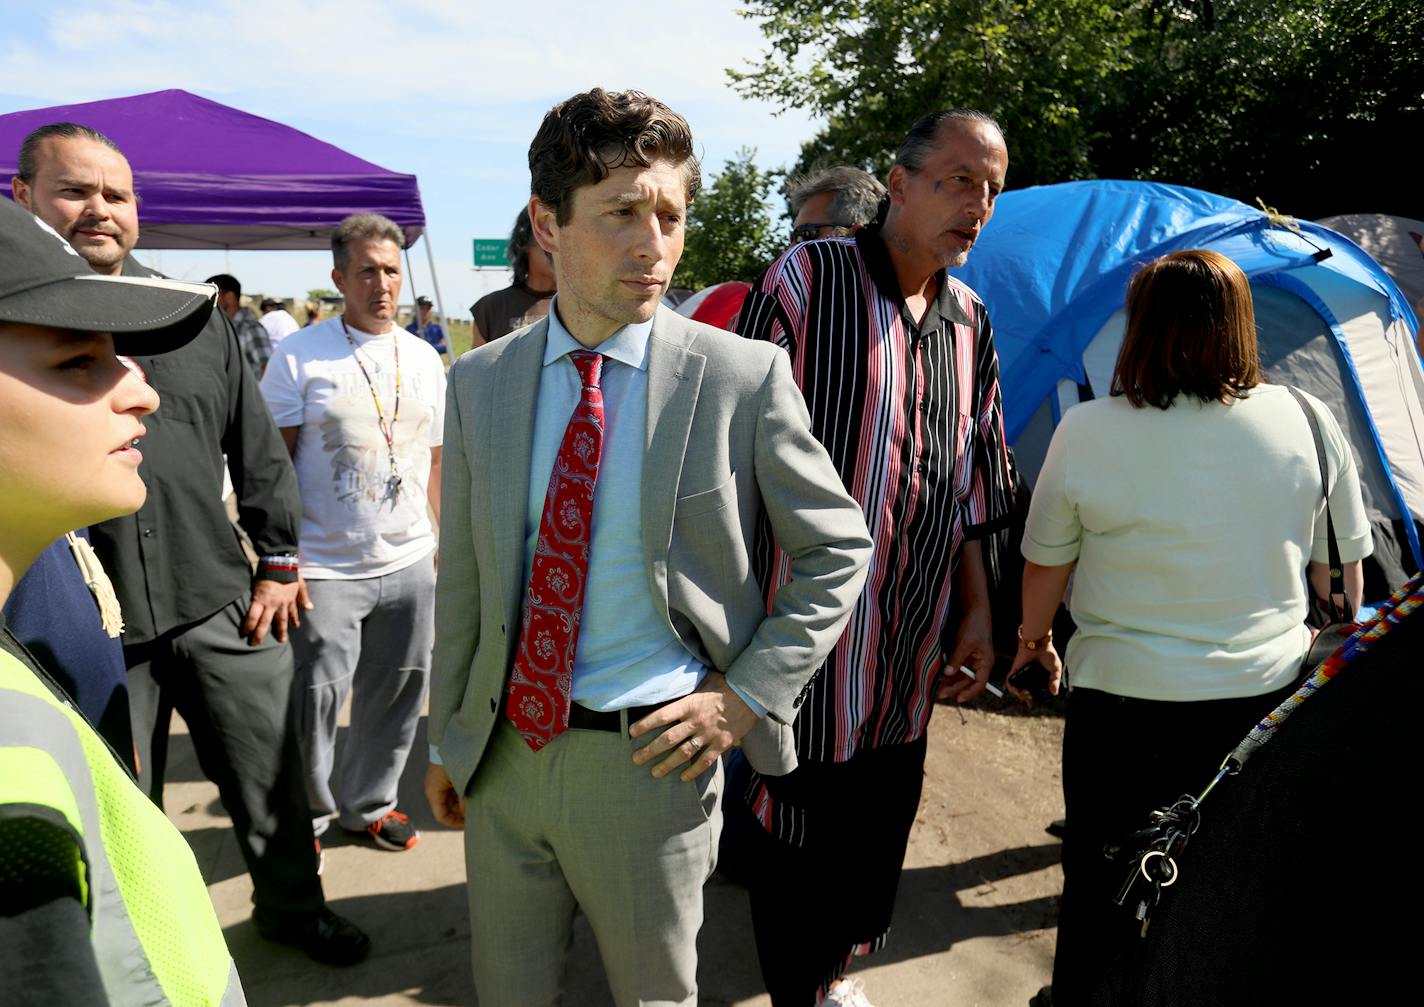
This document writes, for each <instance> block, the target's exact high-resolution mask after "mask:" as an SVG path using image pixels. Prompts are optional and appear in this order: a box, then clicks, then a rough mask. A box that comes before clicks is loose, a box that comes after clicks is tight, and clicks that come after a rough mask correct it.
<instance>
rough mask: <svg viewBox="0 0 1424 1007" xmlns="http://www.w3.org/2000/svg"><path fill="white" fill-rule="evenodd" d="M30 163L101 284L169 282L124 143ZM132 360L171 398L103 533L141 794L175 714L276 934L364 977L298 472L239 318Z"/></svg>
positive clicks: (27, 201) (28, 190)
mask: <svg viewBox="0 0 1424 1007" xmlns="http://www.w3.org/2000/svg"><path fill="white" fill-rule="evenodd" d="M18 161H19V168H18V172H17V175H16V179H15V183H14V185H13V188H12V191H13V193H14V196H15V201H16V202H17V203H19V204H20V205H22V206H24V207H26V208H27V209H29V210H30V211H31V212H32V213H34V214H35V215H36V216H38V217H39V218H40V219H41V220H43V221H45V222H46V223H47V224H49V225H50V226H51V227H53V228H54V229H55V230H56V231H58V232H59V233H60V234H61V235H62V236H64V237H65V238H66V239H67V240H68V241H69V243H70V244H71V245H72V246H73V247H74V249H75V251H77V252H78V253H79V254H80V255H81V256H83V257H84V258H85V259H86V260H87V261H88V262H89V264H90V266H91V267H92V268H93V269H94V270H95V271H96V272H98V273H103V274H108V275H124V276H141V277H150V278H154V279H155V280H161V277H160V274H157V273H155V272H154V271H153V270H149V269H146V268H145V267H143V266H141V265H139V264H138V263H137V262H135V261H134V260H133V259H132V258H130V257H129V255H128V253H129V251H130V250H132V248H133V247H134V245H135V244H137V241H138V212H137V202H136V198H135V194H134V187H133V175H132V172H131V170H130V168H129V164H128V161H127V159H125V157H124V155H123V154H122V152H121V151H119V149H118V148H117V147H116V146H115V145H114V144H113V142H112V141H110V140H109V139H108V138H107V137H104V136H103V135H102V134H99V133H96V132H94V131H92V130H88V129H86V128H85V127H81V126H75V125H73V124H67V123H59V124H53V125H50V126H44V127H41V128H40V129H38V130H36V131H35V132H34V133H31V134H30V136H28V137H26V139H25V142H24V144H23V145H22V146H21V149H20V156H19V159H18ZM133 359H134V360H135V362H136V363H137V364H138V366H139V367H140V368H141V369H142V370H143V372H144V374H145V375H146V376H147V378H148V380H149V382H150V383H151V384H152V385H153V386H154V388H155V389H156V390H157V391H158V392H159V394H160V396H161V397H162V399H163V407H162V410H161V414H154V415H153V416H152V417H150V418H149V421H148V427H149V436H148V441H147V451H146V458H145V461H144V463H143V467H142V468H141V469H140V474H141V475H142V476H143V478H144V482H145V483H146V484H147V485H148V488H149V494H148V500H147V502H146V503H145V504H144V506H143V508H142V509H141V510H139V512H138V513H137V514H135V515H132V516H126V517H122V518H116V519H114V520H112V521H106V522H104V523H102V524H99V525H96V526H95V527H93V528H92V529H91V530H90V534H91V537H92V539H93V542H94V548H95V551H96V552H98V554H99V556H100V558H101V560H102V561H103V563H104V566H105V568H106V569H107V570H108V571H109V573H110V575H111V577H112V579H113V581H114V585H115V590H116V592H117V593H118V596H119V601H120V604H121V606H122V608H123V612H124V618H125V622H126V625H127V630H126V632H125V635H124V657H125V661H126V662H127V664H128V668H129V692H130V704H131V711H132V716H133V727H134V741H135V747H136V749H137V755H138V762H139V783H140V785H141V786H142V787H143V788H144V789H145V790H146V791H147V792H148V793H149V795H150V796H151V797H152V798H153V799H154V800H155V801H156V802H158V803H159V804H160V805H161V804H162V794H163V770H164V762H165V758H166V750H167V741H168V722H169V716H170V712H171V711H172V710H173V709H175V708H176V709H177V710H178V712H179V713H181V714H182V715H183V719H184V720H185V721H186V722H187V724H188V727H189V730H190V732H191V736H192V739H193V745H194V747H195V748H196V750H197V754H198V760H199V762H200V763H201V765H202V767H203V771H204V772H205V773H206V774H207V775H208V777H209V778H210V779H212V781H213V782H214V783H216V784H217V785H218V789H219V792H220V793H221V795H222V801H223V805H224V807H226V808H227V811H228V813H229V814H230V815H231V816H232V820H233V826H234V829H235V830H236V833H237V840H238V846H239V848H240V849H241V851H242V855H243V859H244V860H245V861H246V863H247V868H248V871H249V873H250V874H251V875H252V883H253V902H254V903H255V904H256V909H255V911H254V913H253V919H254V922H255V923H256V924H257V927H258V929H259V931H260V932H261V933H262V934H263V936H265V937H267V938H269V939H272V940H278V941H282V942H284V943H292V944H297V945H299V946H300V947H302V949H303V950H304V951H306V952H307V954H308V955H310V956H311V957H312V958H314V959H316V960H318V961H323V962H326V963H329V964H338V965H339V964H352V963H354V962H356V961H359V960H360V959H362V958H364V957H365V955H366V953H367V951H368V950H369V947H370V941H369V939H368V938H367V937H366V935H365V934H364V933H362V932H361V931H360V930H359V929H357V928H356V927H355V926H353V925H352V924H351V923H349V922H348V921H346V920H344V919H342V918H341V917H339V916H337V915H336V914H334V913H332V912H331V911H330V910H329V909H327V908H326V903H325V898H324V896H323V894H322V889H321V881H320V879H319V878H318V877H317V871H318V852H317V850H316V849H315V848H314V845H313V839H312V832H311V820H310V816H309V810H308V808H307V804H306V798H305V794H304V792H303V790H302V770H301V755H300V752H299V749H298V744H297V735H296V732H295V724H294V723H293V721H292V718H291V712H292V705H291V690H292V679H293V667H292V654H291V648H290V645H289V644H288V643H287V626H288V624H289V622H295V621H296V620H297V619H298V618H299V616H298V611H299V608H300V602H299V601H298V591H299V584H298V578H297V560H296V552H297V548H296V546H297V530H298V527H299V525H298V522H299V519H300V514H301V505H300V501H299V499H298V496H297V483H296V473H295V472H294V470H293V469H292V465H291V462H290V460H289V459H288V457H287V451H286V448H285V446H284V445H283V443H282V439H281V436H280V435H279V434H278V432H277V428H276V425H275V424H274V423H273V422H272V418H271V416H270V415H269V414H268V412H267V408H266V405H265V403H264V402H263V400H262V397H261V394H260V392H259V390H258V385H257V379H256V377H255V376H254V375H253V374H252V371H251V370H250V369H249V367H248V366H247V365H246V364H245V363H244V361H243V356H242V352H241V350H240V349H239V346H238V343H237V337H236V334H235V332H234V331H233V328H232V324H231V322H230V321H229V320H228V319H227V317H226V316H225V315H224V314H223V313H221V312H213V314H212V317H211V318H210V319H209V321H208V324H207V326H206V327H205V328H204V329H203V331H202V332H201V333H199V335H198V337H197V338H196V339H194V340H193V341H192V342H190V343H188V344H187V345H186V346H184V347H182V348H181V349H180V350H176V351H174V352H172V353H170V354H165V355H162V356H152V357H135V358H133ZM224 455H226V456H227V465H228V468H229V470H230V471H231V474H232V482H233V487H234V489H235V490H236V492H237V499H238V516H239V520H240V521H241V523H242V525H243V527H244V529H246V531H247V533H248V534H249V536H250V537H251V539H252V543H253V545H254V547H255V548H256V550H257V552H258V555H259V563H258V567H257V572H256V575H255V576H254V575H253V572H252V569H251V566H250V565H249V563H248V560H247V557H246V555H245V554H244V552H243V550H242V545H241V542H240V539H239V537H238V533H237V530H236V529H235V528H234V527H233V525H232V523H231V522H230V521H229V520H228V517H227V513H226V510H225V508H224V506H223V502H222V499H221V494H222V485H223V476H222V473H223V464H224V463H223V456H224ZM244 638H245V640H244Z"/></svg>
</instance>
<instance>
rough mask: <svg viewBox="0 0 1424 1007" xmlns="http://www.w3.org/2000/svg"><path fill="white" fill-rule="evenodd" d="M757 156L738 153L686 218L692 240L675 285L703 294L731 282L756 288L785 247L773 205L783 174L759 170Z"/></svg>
mask: <svg viewBox="0 0 1424 1007" xmlns="http://www.w3.org/2000/svg"><path fill="white" fill-rule="evenodd" d="M755 158H756V151H755V150H753V149H750V148H747V147H743V148H742V149H740V150H738V151H737V154H736V157H734V158H732V159H731V160H730V161H728V162H727V163H726V164H725V165H724V166H723V168H722V171H721V173H720V174H718V175H716V176H715V177H713V178H712V179H711V181H710V182H709V184H708V185H707V186H706V187H705V188H704V189H703V190H702V191H701V192H700V193H699V194H698V196H697V200H696V202H694V203H693V204H692V210H691V211H690V212H689V213H688V216H687V240H686V243H685V245H684V247H683V253H682V261H681V262H680V263H679V264H678V267H677V275H676V277H675V279H674V282H675V283H676V284H677V285H678V286H679V287H688V288H690V289H692V290H698V289H700V288H702V287H705V286H708V285H710V284H713V283H722V282H725V281H727V280H746V281H747V282H749V283H750V282H752V281H753V280H755V279H756V278H757V277H758V276H760V275H761V272H762V270H764V269H765V268H766V267H767V264H768V263H770V262H771V260H772V259H774V258H776V256H777V255H778V254H779V253H780V252H781V250H782V248H783V247H784V246H785V241H784V240H783V238H782V235H781V233H780V231H779V230H778V228H777V227H776V224H775V222H774V221H773V219H772V211H771V206H770V204H769V202H768V199H769V198H770V196H771V195H772V193H773V192H774V191H775V190H776V188H777V185H778V182H779V181H780V177H781V173H780V172H777V171H762V170H761V169H760V168H758V167H757V166H756V162H755Z"/></svg>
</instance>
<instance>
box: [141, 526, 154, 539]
mask: <svg viewBox="0 0 1424 1007" xmlns="http://www.w3.org/2000/svg"><path fill="white" fill-rule="evenodd" d="M143 537H144V538H153V529H152V528H145V529H144V530H143Z"/></svg>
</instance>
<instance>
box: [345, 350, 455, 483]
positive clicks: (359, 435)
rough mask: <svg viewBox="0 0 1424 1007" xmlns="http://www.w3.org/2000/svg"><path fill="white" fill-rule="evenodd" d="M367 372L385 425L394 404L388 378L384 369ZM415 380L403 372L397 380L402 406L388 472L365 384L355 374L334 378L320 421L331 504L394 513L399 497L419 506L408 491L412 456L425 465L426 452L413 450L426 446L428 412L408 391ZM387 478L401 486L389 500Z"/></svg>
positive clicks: (392, 382)
mask: <svg viewBox="0 0 1424 1007" xmlns="http://www.w3.org/2000/svg"><path fill="white" fill-rule="evenodd" d="M367 370H368V371H369V373H370V375H371V380H372V382H374V383H375V386H376V394H377V395H379V396H380V399H381V409H382V411H383V412H384V413H385V415H386V418H387V419H388V420H389V419H390V418H391V416H392V414H393V413H394V410H395V404H396V397H395V377H394V374H393V373H392V372H391V371H390V369H388V368H385V367H382V366H381V365H379V364H377V365H374V366H373V365H371V364H370V363H369V362H368V363H367ZM417 381H419V378H418V377H413V376H412V375H410V374H409V373H408V372H407V373H406V374H403V375H402V383H403V385H404V387H403V388H402V398H403V401H402V402H401V412H400V415H399V416H397V417H396V418H395V425H394V430H393V435H394V438H393V439H394V445H393V447H394V450H395V469H396V470H395V472H394V473H392V472H391V457H390V451H388V450H387V448H386V439H385V438H384V437H383V436H382V435H381V429H380V423H379V420H378V418H377V415H376V410H375V405H374V403H373V402H372V400H371V389H370V387H369V386H368V385H367V384H366V379H365V378H364V377H362V376H361V374H360V372H357V373H355V374H342V375H339V376H337V381H336V384H337V387H336V388H335V389H334V390H333V393H332V398H331V401H330V402H329V403H328V404H327V408H326V413H325V415H323V416H322V419H321V440H322V451H323V453H324V454H326V455H328V456H329V458H330V460H331V478H332V490H333V492H334V493H335V495H336V499H337V500H339V501H341V502H342V503H344V504H346V505H347V506H348V507H350V508H352V509H355V508H356V507H358V506H360V505H362V504H370V503H381V504H389V505H390V506H391V507H392V508H394V507H395V506H397V505H398V504H399V503H400V502H401V497H402V496H405V497H408V498H409V499H410V500H411V502H412V503H413V504H415V505H418V506H422V507H423V506H424V503H425V501H424V499H423V498H421V499H417V497H418V496H420V497H423V495H420V494H416V495H412V494H411V492H410V488H411V486H412V485H413V483H412V482H411V479H412V476H413V475H414V474H415V463H416V461H417V457H416V456H417V455H419V456H421V460H423V461H424V463H425V464H427V465H428V464H429V457H430V456H429V453H428V451H425V450H419V449H421V448H424V447H425V445H427V444H428V443H429V441H430V417H431V413H430V409H429V407H427V406H426V405H424V404H423V401H422V399H423V398H424V396H422V395H421V394H420V389H418V388H416V387H413V386H414V384H415V382H417ZM413 393H414V394H413ZM393 474H394V475H397V476H399V477H400V480H401V484H402V485H403V486H404V487H405V491H404V492H403V493H401V494H396V495H395V497H394V499H393V498H392V492H391V491H392V485H393V483H392V480H391V476H392V475H393Z"/></svg>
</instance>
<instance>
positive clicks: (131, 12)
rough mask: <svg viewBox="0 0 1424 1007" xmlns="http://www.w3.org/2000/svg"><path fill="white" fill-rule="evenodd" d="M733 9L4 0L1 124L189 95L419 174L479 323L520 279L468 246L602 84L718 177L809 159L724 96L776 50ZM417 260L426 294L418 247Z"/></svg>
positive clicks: (715, 2)
mask: <svg viewBox="0 0 1424 1007" xmlns="http://www.w3.org/2000/svg"><path fill="white" fill-rule="evenodd" d="M737 9H738V4H736V3H735V2H719V0H708V2H706V3H696V2H688V0H665V2H662V3H658V4H649V3H646V2H645V3H633V2H626V0H606V2H604V3H602V4H590V3H586V2H584V3H579V2H573V3H570V2H564V0H552V2H551V0H540V2H536V3H528V4H518V3H490V2H488V0H477V2H465V3H456V2H446V0H424V2H406V3H374V2H367V0H313V2H302V0H288V2H281V0H246V2H243V3H234V2H227V0H221V2H210V3H193V2H187V3H178V2H171V0H110V2H108V3H103V4H95V3H87V2H78V3H68V4H64V5H54V6H53V7H51V6H49V5H44V4H34V3H26V4H19V3H14V2H12V0H0V16H3V18H4V25H5V27H4V30H3V32H0V66H3V67H4V68H5V74H4V76H3V78H0V113H5V112H13V111H17V110H19V109H27V108H36V107H41V106H46V105H58V104H68V103H71V102H80V101H93V100H96V99H100V98H112V97H118V96H121V95H130V94H139V93H142V92H145V91H157V90H161V89H164V88H172V87H177V88H183V89H185V90H188V91H192V92H194V93H196V94H200V95H202V96H204V97H206V98H211V99H212V100H214V101H219V102H222V103H223V104H226V105H232V106H234V107H236V108H240V109H242V110H244V111H247V112H251V113H253V114H255V115H260V116H264V117H266V118H270V119H276V120H277V121H279V122H284V123H286V124H288V125H290V126H294V127H296V128H297V129H300V130H302V131H304V132H307V133H310V134H311V135H313V136H315V137H318V138H319V139H322V140H326V141H327V142H329V143H334V144H336V145H337V146H339V147H342V148H344V149H346V150H349V151H350V152H351V153H353V154H356V155H357V156H359V157H362V158H365V159H366V160H369V161H374V162H375V163H376V164H379V165H381V166H382V167H385V168H389V169H391V170H393V171H402V172H411V173H414V174H415V175H416V176H418V178H419V180H420V190H421V195H422V197H423V200H424V204H425V215H426V219H427V221H428V223H429V227H430V235H431V237H432V239H433V245H432V248H433V250H434V252H435V258H436V268H437V272H438V278H439V281H440V287H441V293H442V294H443V295H444V301H445V307H446V310H447V311H448V312H449V313H450V314H451V315H454V316H457V317H468V315H469V305H470V304H471V303H472V302H473V301H474V300H475V299H476V298H478V297H479V296H481V295H482V294H483V293H485V292H487V291H489V290H493V289H496V288H497V287H500V286H503V285H504V284H505V283H507V282H508V273H507V272H502V271H487V272H482V273H480V272H476V271H475V270H473V269H472V268H471V266H470V239H471V238H497V237H503V236H505V235H507V234H508V233H509V227H510V224H511V223H512V222H513V220H514V215H515V213H517V212H518V210H519V208H520V206H522V205H523V204H524V202H525V201H526V200H527V199H528V190H529V176H528V169H527V161H526V152H527V150H528V145H529V140H530V139H531V138H532V137H533V135H534V130H535V129H536V128H537V126H538V123H539V119H540V117H541V116H542V115H543V113H544V111H545V110H546V109H547V108H548V107H549V106H550V105H552V104H553V103H554V102H556V101H558V100H559V99H561V98H564V97H567V96H568V95H570V94H572V93H575V92H577V91H581V90H585V89H587V88H589V87H593V86H595V85H598V86H602V87H606V88H610V89H621V88H625V87H635V88H638V89H639V90H642V91H646V92H648V93H650V94H653V95H655V96H657V97H659V98H661V99H662V100H664V101H666V102H667V103H668V104H669V105H671V106H672V107H673V108H675V109H676V110H677V111H679V112H681V113H682V114H683V115H684V116H686V118H687V119H688V121H689V122H690V123H691V124H692V129H693V134H694V136H695V137H696V139H697V141H698V144H699V146H700V147H701V149H702V159H703V164H704V174H708V173H713V174H715V172H716V171H718V170H719V169H720V167H721V165H722V164H723V162H725V161H726V160H727V159H728V158H730V157H732V156H733V154H734V153H735V152H736V150H737V149H738V148H739V147H741V146H749V147H754V148H756V149H757V152H758V153H757V160H758V162H759V163H760V164H761V165H762V166H763V167H768V168H770V167H779V166H782V165H787V164H790V163H791V162H792V161H794V160H795V158H796V155H797V153H798V151H799V149H800V145H801V144H802V142H804V141H805V140H807V139H809V138H810V136H811V135H812V134H813V133H814V132H815V130H816V124H815V123H814V122H813V121H812V120H811V119H810V117H809V116H807V115H806V114H805V113H803V112H799V111H790V112H786V113H784V114H782V115H780V116H778V115H776V114H774V113H775V109H774V107H773V106H771V105H768V104H764V103H760V102H752V101H747V100H745V99H743V98H741V97H740V96H739V95H738V94H737V93H736V92H735V91H734V90H733V89H732V88H731V86H730V84H729V82H728V80H727V76H726V73H725V71H726V69H727V68H728V67H737V66H741V65H743V63H744V61H745V60H746V59H748V58H752V57H755V56H756V55H758V54H759V53H761V52H762V51H763V50H764V49H766V47H767V46H766V42H765V39H764V38H763V37H762V35H761V33H760V31H759V29H758V27H757V24H756V23H755V22H753V21H750V20H747V19H746V18H742V17H739V16H738V15H737V13H736V12H737ZM140 223H141V218H140ZM411 256H412V263H413V268H414V277H413V279H414V281H415V283H416V285H417V287H418V288H419V289H420V290H421V292H428V291H429V290H430V280H429V269H428V267H427V265H426V261H427V260H426V255H425V250H424V248H422V247H421V244H417V245H416V246H415V247H414V248H413V249H411ZM139 257H140V258H141V259H142V260H143V261H145V262H147V263H148V264H149V265H152V266H154V267H155V268H158V269H162V270H163V271H164V272H166V273H169V274H171V275H174V276H178V277H183V278H187V279H203V278H205V277H207V276H208V275H210V274H212V273H215V272H219V271H224V270H227V271H230V272H232V273H233V274H235V275H236V276H237V277H238V278H239V279H240V280H242V282H243V284H244V286H245V287H247V288H249V289H252V290H260V291H262V292H264V293H272V294H277V295H279V296H303V295H305V293H306V291H307V290H308V289H310V288H312V287H329V286H331V283H330V278H329V275H328V274H329V272H330V268H331V263H330V256H328V255H326V254H324V253H308V252H233V253H230V255H229V254H227V253H223V252H191V251H176V250H175V251H157V250H145V251H143V252H142V253H140V256H139ZM408 291H409V287H407V294H406V295H405V296H404V297H403V299H404V300H408V299H409V295H408Z"/></svg>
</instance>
